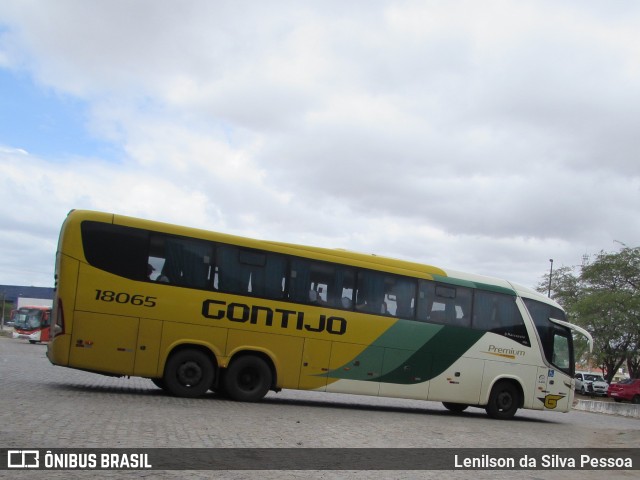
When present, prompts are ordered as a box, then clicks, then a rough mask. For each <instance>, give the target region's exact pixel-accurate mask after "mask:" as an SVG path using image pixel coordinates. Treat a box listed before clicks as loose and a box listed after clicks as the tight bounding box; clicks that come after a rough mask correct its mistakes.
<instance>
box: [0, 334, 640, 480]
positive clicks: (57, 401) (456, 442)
mask: <svg viewBox="0 0 640 480" xmlns="http://www.w3.org/2000/svg"><path fill="white" fill-rule="evenodd" d="M45 351H46V346H44V345H30V344H29V343H27V342H26V341H21V340H13V339H10V338H6V337H0V405H1V410H0V446H1V447H6V448H63V447H71V448H83V447H93V448H113V447H128V448H143V447H165V448H169V447H172V448H187V447H189V448H199V447H207V448H209V447H236V448H237V447H256V448H259V447H281V448H300V447H315V448H317V447H338V448H354V447H393V448H395V447H410V448H414V447H420V448H424V447H436V448H445V447H448V448H457V447H474V448H507V447H522V448H531V447H575V448H589V447H591V448H593V447H621V448H622V447H624V448H636V447H637V446H638V445H640V420H636V419H628V418H623V417H616V416H610V415H599V414H593V413H585V412H578V411H573V412H570V413H568V414H557V413H550V412H533V411H520V412H518V414H517V416H516V419H514V420H512V421H507V422H504V421H502V422H501V421H495V420H491V419H489V418H488V417H487V416H486V414H485V413H484V411H483V410H479V409H470V410H469V411H468V412H465V413H464V414H462V415H458V416H456V415H451V414H449V413H448V412H447V411H446V410H445V409H444V408H443V407H442V406H441V405H440V404H438V403H432V402H421V401H410V400H394V399H382V398H375V397H362V396H351V395H340V394H322V393H312V392H297V391H284V392H280V393H278V394H275V393H270V394H269V395H268V396H267V397H266V398H265V399H264V401H262V402H260V403H255V404H246V403H237V402H232V401H229V400H225V399H220V398H218V397H216V396H214V395H213V394H211V395H209V396H207V397H205V398H203V399H181V398H174V397H171V396H167V395H165V394H164V393H163V392H162V391H161V390H159V389H157V388H156V387H155V386H154V385H153V384H152V383H151V382H150V381H149V380H145V379H140V378H132V379H124V378H122V379H118V378H111V377H105V376H101V375H96V374H91V373H86V372H80V371H75V370H71V369H67V368H62V367H55V366H52V365H51V364H50V363H49V362H48V360H47V359H46V357H45ZM9 473H10V474H11V475H9ZM17 473H19V474H20V475H18V476H16V472H15V471H11V472H8V471H4V472H3V471H0V477H4V478H42V479H45V478H47V479H48V478H91V477H96V476H97V477H98V478H105V477H106V478H122V477H131V478H138V477H147V478H187V477H188V478H233V479H236V478H256V479H257V478H261V479H262V478H350V479H366V478H372V477H378V478H477V479H483V478H487V479H489V478H511V479H513V478H540V479H542V478H563V479H564V478H603V476H607V477H612V478H635V477H636V476H635V475H633V474H632V472H615V473H613V474H612V472H604V473H603V472H557V471H556V472H548V471H529V472H488V471H484V472H448V471H447V472H435V471H434V472H388V471H387V472H366V471H365V472H352V471H347V472H335V471H313V472H301V471H285V472H274V471H258V472H248V471H227V472H216V471H209V472H207V471H190V472H171V471H166V472H162V471H152V472H145V471H142V472H140V471H138V472H115V471H109V472H105V471H101V472H52V471H46V472H45V471H41V472H17ZM636 473H637V471H636Z"/></svg>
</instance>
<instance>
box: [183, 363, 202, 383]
mask: <svg viewBox="0 0 640 480" xmlns="http://www.w3.org/2000/svg"><path fill="white" fill-rule="evenodd" d="M201 380H202V367H201V366H200V365H199V364H198V363H197V362H185V363H183V364H182V365H180V367H179V368H178V381H179V382H180V383H181V384H182V385H184V386H185V387H189V386H193V385H197V384H198V383H200V381H201Z"/></svg>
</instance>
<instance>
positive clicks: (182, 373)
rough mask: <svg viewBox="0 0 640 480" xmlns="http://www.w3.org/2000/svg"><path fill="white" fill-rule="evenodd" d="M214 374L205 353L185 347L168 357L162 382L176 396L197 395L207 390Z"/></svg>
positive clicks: (211, 364)
mask: <svg viewBox="0 0 640 480" xmlns="http://www.w3.org/2000/svg"><path fill="white" fill-rule="evenodd" d="M214 375H215V370H214V366H213V363H212V362H211V359H210V358H209V357H208V356H207V354H205V353H204V352H202V351H200V350H195V349H185V350H180V351H178V352H176V353H174V354H173V355H171V357H169V360H168V361H167V365H166V367H165V369H164V377H163V380H164V382H163V383H164V385H165V387H166V390H167V391H169V392H170V393H172V394H173V395H175V396H177V397H199V396H201V395H204V394H205V393H206V391H207V390H209V387H211V384H212V383H213V378H214Z"/></svg>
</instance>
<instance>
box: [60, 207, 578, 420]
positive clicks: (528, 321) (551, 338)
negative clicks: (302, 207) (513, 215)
mask: <svg viewBox="0 0 640 480" xmlns="http://www.w3.org/2000/svg"><path fill="white" fill-rule="evenodd" d="M55 281H56V294H55V300H54V320H53V322H52V327H51V337H52V339H51V341H50V342H49V346H48V351H47V355H48V358H49V360H50V361H51V362H52V363H53V364H55V365H61V366H66V367H71V368H76V369H81V370H86V371H90V372H96V373H101V374H106V375H113V376H139V377H145V378H149V379H151V380H152V381H153V382H154V383H155V384H156V385H157V386H159V387H160V388H163V389H165V390H166V391H167V392H170V393H171V394H173V395H177V396H183V397H196V396H201V395H204V394H205V393H206V392H207V391H209V390H212V391H215V392H220V393H222V394H225V395H228V396H229V397H230V398H232V399H234V400H238V401H258V400H260V399H261V398H262V397H264V396H265V395H266V394H267V393H268V392H269V391H270V390H273V391H279V390H281V389H283V388H286V389H300V390H314V391H326V392H341V393H351V394H363V395H378V396H386V397H399V398H409V399H422V400H433V401H440V402H443V403H444V405H445V407H447V408H448V409H449V410H451V411H454V412H459V411H462V410H464V409H465V408H467V407H468V406H476V407H481V408H484V409H486V411H487V413H488V414H489V415H490V416H491V417H494V418H511V417H512V416H513V415H514V414H515V412H516V410H517V409H518V408H530V409H539V410H542V409H546V410H555V411H562V412H566V411H568V410H569V409H570V407H571V405H572V400H573V387H574V379H573V376H574V358H573V338H572V332H571V331H572V330H578V331H580V332H581V333H584V334H586V335H588V334H587V333H586V332H584V330H582V329H580V328H579V327H575V326H574V325H571V324H569V323H567V322H566V321H565V315H564V312H563V311H562V309H561V308H560V307H559V306H558V305H557V304H556V303H554V302H553V301H551V300H550V299H548V298H546V297H544V296H542V295H540V294H539V293H537V292H534V291H532V290H529V289H526V288H522V287H519V286H516V285H513V284H511V283H509V282H507V281H502V280H496V279H489V278H485V277H480V276H474V275H469V274H463V273H459V272H452V271H446V270H443V269H441V268H437V267H433V266H428V265H422V264H418V263H412V262H408V261H402V260H394V259H389V258H384V257H380V256H376V255H367V254H360V253H353V252H349V251H345V250H337V249H336V250H332V249H325V248H316V247H308V246H300V245H292V244H287V243H280V242H272V241H263V240H254V239H248V238H242V237H237V236H232V235H227V234H222V233H214V232H208V231H203V230H197V229H192V228H186V227H181V226H176V225H168V224H163V223H157V222H152V221H148V220H141V219H136V218H130V217H126V216H120V215H114V214H108V213H100V212H91V211H80V210H74V211H71V212H70V213H69V215H68V217H67V218H66V220H65V222H64V224H63V226H62V229H61V232H60V239H59V243H58V251H57V254H56V269H55Z"/></svg>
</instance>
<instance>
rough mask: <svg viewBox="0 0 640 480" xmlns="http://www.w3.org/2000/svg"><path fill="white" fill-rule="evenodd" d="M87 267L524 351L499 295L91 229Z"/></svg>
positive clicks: (522, 332) (517, 325)
mask: <svg viewBox="0 0 640 480" xmlns="http://www.w3.org/2000/svg"><path fill="white" fill-rule="evenodd" d="M82 233H83V245H84V248H85V256H86V258H87V260H88V261H89V263H91V264H92V265H94V266H96V267H98V268H102V269H104V270H107V271H110V272H111V273H115V274H118V275H121V276H124V277H127V278H131V279H134V280H146V281H152V282H160V283H167V284H170V285H175V286H180V287H187V288H197V289H203V290H214V291H219V292H223V293H229V294H236V295H249V296H255V297H261V298H269V299H273V300H283V301H291V302H296V303H302V304H311V305H320V306H325V307H327V308H335V309H342V310H355V311H357V312H362V313H368V314H372V315H381V316H392V317H397V318H403V319H413V320H417V321H422V322H430V323H437V324H443V325H454V326H460V327H471V328H475V329H481V330H486V331H491V332H495V333H498V334H501V335H505V336H507V337H509V338H512V339H513V340H515V341H518V342H519V343H522V344H523V345H529V338H528V335H527V332H526V328H525V326H524V321H523V319H522V316H521V314H520V311H519V309H518V307H517V305H516V303H515V297H514V296H511V295H507V294H502V293H497V292H490V291H485V290H477V289H471V288H468V287H462V286H453V285H448V284H441V283H437V282H434V281H428V280H422V279H416V278H412V277H406V276H401V275H395V274H390V273H385V272H379V271H373V270H367V269H360V268H354V267H350V266H346V265H341V264H335V263H329V262H321V261H315V260H311V259H307V258H301V257H295V256H289V255H282V254H278V253H273V252H267V251H260V250H254V249H247V248H242V247H238V246H235V245H228V244H221V243H213V242H208V241H204V240H199V239H192V238H186V237H178V236H172V235H165V234H160V233H156V232H148V231H146V230H141V229H135V228H130V227H122V226H115V225H111V224H104V223H98V222H84V223H83V224H82Z"/></svg>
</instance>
